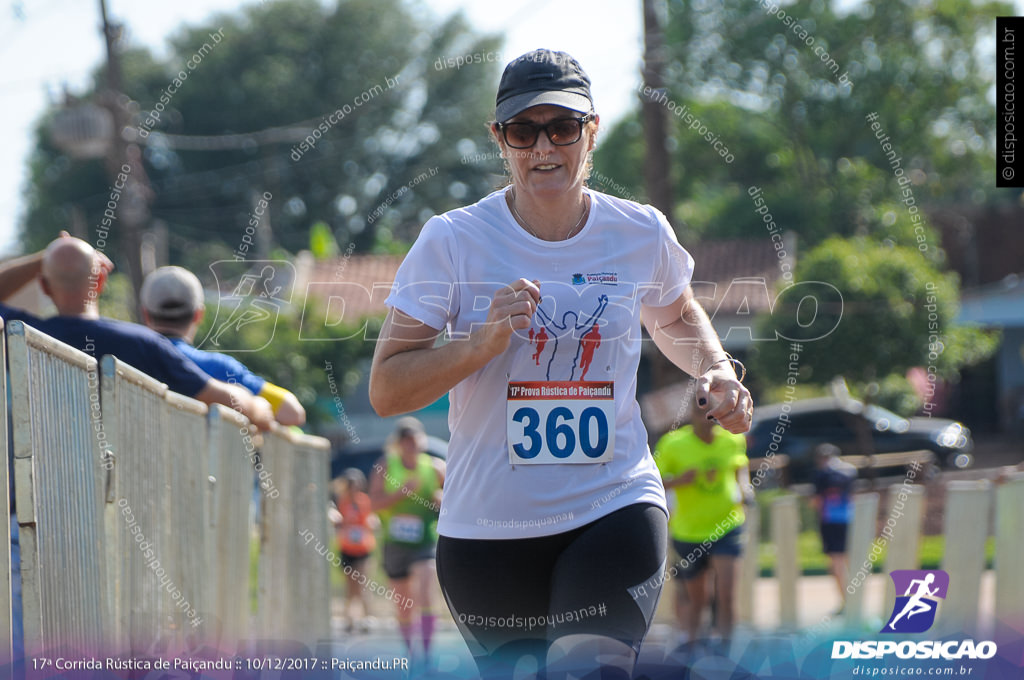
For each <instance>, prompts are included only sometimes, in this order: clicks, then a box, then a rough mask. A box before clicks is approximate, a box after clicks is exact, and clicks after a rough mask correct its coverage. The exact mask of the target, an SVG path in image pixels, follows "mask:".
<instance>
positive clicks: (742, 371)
mask: <svg viewBox="0 0 1024 680" xmlns="http://www.w3.org/2000/svg"><path fill="white" fill-rule="evenodd" d="M724 362H729V363H731V364H733V365H734V366H738V367H739V370H736V369H733V370H734V371H735V372H736V379H737V380H739V381H740V382H743V379H744V378H745V377H747V367H746V366H744V365H743V362H742V361H740V360H739V359H736V358H735V357H733V355H731V354H729V353H728V352H726V353H725V356H724V357H722V358H721V359H716V360H715V361H712V362H711V364H709V365H708V367H707V370H704V371H700V374H701V375H704V374H705V373H707V372H708V371H710V370H711V369H712V368H714V367H715V366H717V365H718V364H721V363H724ZM701 363H703V362H701Z"/></svg>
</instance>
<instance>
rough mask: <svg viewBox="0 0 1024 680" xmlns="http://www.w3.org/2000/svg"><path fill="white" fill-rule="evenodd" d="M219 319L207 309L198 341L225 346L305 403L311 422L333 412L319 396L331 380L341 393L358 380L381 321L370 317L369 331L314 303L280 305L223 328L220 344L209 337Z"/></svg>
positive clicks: (321, 420) (210, 346) (206, 346)
mask: <svg viewBox="0 0 1024 680" xmlns="http://www.w3.org/2000/svg"><path fill="white" fill-rule="evenodd" d="M220 321H221V322H223V319H220ZM217 322H218V320H217V314H216V310H215V309H210V308H207V313H206V315H205V316H204V318H203V323H202V324H201V326H200V328H199V331H198V332H197V333H196V346H197V347H199V348H201V349H206V350H214V351H217V350H218V349H220V348H223V349H222V350H220V351H225V352H226V353H228V354H230V355H231V356H233V357H235V358H236V359H238V360H239V361H241V362H242V363H243V364H245V365H246V366H247V367H248V368H249V370H251V371H253V372H254V373H256V374H257V375H260V376H262V377H264V378H266V379H267V380H269V381H270V382H272V383H274V384H276V385H280V386H281V387H284V388H287V389H289V390H291V391H292V392H294V393H295V396H296V397H298V398H299V401H301V402H302V404H303V406H305V407H306V416H307V422H308V423H309V425H311V426H316V425H318V424H323V423H327V422H330V421H331V420H333V419H335V418H336V417H337V414H336V413H334V412H333V411H332V410H331V409H330V408H325V407H324V406H323V404H324V403H325V402H324V401H323V400H321V401H320V402H318V401H317V397H318V395H319V396H321V397H323V396H325V395H328V396H330V395H331V394H332V393H331V382H332V381H333V383H334V385H335V389H336V390H337V392H338V396H339V397H342V398H343V397H345V396H346V395H347V394H348V393H349V391H350V390H351V389H352V388H353V387H354V386H355V385H356V384H357V383H358V382H359V377H360V375H361V373H362V371H363V370H365V364H366V362H367V360H368V359H369V358H370V357H371V356H372V355H373V346H374V343H373V341H372V338H373V337H375V336H374V335H373V332H372V331H373V329H374V328H376V327H377V325H378V324H379V320H371V321H369V322H368V323H367V325H366V328H368V329H370V330H369V331H364V328H363V326H354V325H351V324H330V325H329V323H330V322H329V320H328V319H326V318H325V316H324V313H323V311H322V310H320V309H319V308H318V307H317V306H316V305H315V304H309V305H307V306H306V308H305V309H298V308H294V307H283V308H281V310H280V314H279V315H278V316H277V317H276V318H274V317H273V316H272V317H271V318H269V319H266V320H264V321H256V322H253V323H248V324H244V325H242V326H241V327H240V328H239V327H237V326H232V327H229V328H227V330H225V331H224V332H223V334H221V335H218V338H217V339H218V342H219V346H215V345H213V343H212V342H210V341H209V340H208V339H207V336H208V335H209V333H210V330H211V329H212V328H213V327H214V324H216V323H217ZM367 338H369V339H367ZM328 404H329V402H328Z"/></svg>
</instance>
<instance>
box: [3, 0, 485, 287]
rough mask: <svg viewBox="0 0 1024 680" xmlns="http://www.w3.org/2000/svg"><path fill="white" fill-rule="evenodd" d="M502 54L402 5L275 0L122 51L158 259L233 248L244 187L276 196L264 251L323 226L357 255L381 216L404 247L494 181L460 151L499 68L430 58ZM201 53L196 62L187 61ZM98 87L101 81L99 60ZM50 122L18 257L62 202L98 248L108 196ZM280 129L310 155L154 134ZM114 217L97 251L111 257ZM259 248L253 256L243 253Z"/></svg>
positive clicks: (61, 211) (96, 171)
mask: <svg viewBox="0 0 1024 680" xmlns="http://www.w3.org/2000/svg"><path fill="white" fill-rule="evenodd" d="M214 34H216V35H217V37H219V38H220V42H216V40H215V39H214V37H213V35H214ZM499 47H500V41H499V39H498V38H496V37H493V36H478V35H475V34H473V33H472V32H471V31H470V29H469V27H468V24H467V23H466V21H465V19H464V18H463V17H462V16H461V15H459V14H456V15H454V16H452V17H449V18H447V19H443V20H439V19H436V18H435V17H433V16H431V15H430V14H429V13H428V12H427V11H426V10H425V9H424V8H422V7H421V6H416V5H413V4H411V3H406V2H404V1H403V0H337V1H336V2H332V3H322V2H318V1H317V0H277V1H274V2H266V3H258V4H257V3H251V4H250V5H249V6H248V7H245V8H244V9H242V10H240V11H238V12H235V13H232V14H222V15H219V16H215V17H213V18H211V19H210V20H209V21H208V22H206V23H205V24H201V25H197V26H190V27H186V28H182V29H181V30H179V32H178V33H177V34H176V35H175V36H174V37H173V38H172V39H171V40H170V50H169V55H168V56H167V57H166V59H160V60H158V59H155V58H154V57H153V56H152V55H151V54H150V53H149V52H148V51H146V50H141V49H128V50H127V51H125V52H124V53H123V63H124V68H123V72H124V75H123V89H124V91H125V92H126V93H128V95H129V96H130V97H131V98H132V99H133V100H134V101H133V103H132V104H131V106H132V107H133V108H134V110H135V111H136V114H135V123H136V125H137V126H141V127H143V128H147V129H151V130H152V132H151V133H150V134H149V136H148V137H147V139H146V144H145V146H144V159H145V167H146V172H147V174H148V176H149V179H150V181H151V183H152V187H153V190H154V192H155V201H154V203H153V204H152V206H151V212H152V217H153V219H154V220H159V221H161V222H163V223H164V224H165V225H166V226H167V231H168V235H169V242H168V245H169V250H170V258H169V259H170V261H171V262H172V263H181V262H185V261H187V262H188V263H189V264H190V266H191V267H192V268H193V269H197V270H205V269H206V266H207V265H208V264H209V263H210V262H212V261H213V259H210V258H209V257H206V258H205V260H204V258H203V256H202V255H201V254H198V253H196V252H195V250H196V244H197V243H202V250H203V251H204V252H206V251H212V252H214V253H216V255H217V258H219V257H221V255H222V254H223V253H231V252H232V251H233V250H234V249H235V248H237V247H238V244H239V242H240V240H241V238H242V236H243V234H244V233H245V228H246V226H247V225H248V224H249V221H250V219H251V217H250V214H251V213H252V211H253V204H254V196H258V195H260V194H262V193H263V192H270V194H271V195H272V199H270V200H269V204H270V206H269V214H268V219H267V220H265V227H264V228H267V229H269V230H270V232H269V233H268V234H266V235H264V236H265V238H264V243H267V244H269V247H270V248H272V247H274V246H275V245H278V246H282V247H284V248H285V249H287V250H289V251H291V252H297V251H299V250H300V249H302V248H306V247H308V245H309V242H310V227H311V226H312V225H313V224H315V223H318V222H323V223H325V224H326V225H328V227H329V229H330V231H331V232H332V234H333V235H334V236H335V238H336V240H337V241H338V242H339V243H341V244H342V245H343V246H347V245H348V244H349V243H355V246H356V247H355V250H356V252H365V251H367V250H369V249H370V248H371V247H373V246H374V244H375V243H376V242H377V236H376V230H377V225H378V224H380V223H381V222H383V223H385V224H387V225H388V226H389V228H390V229H391V232H392V236H393V237H394V238H396V239H403V240H411V238H412V237H414V236H415V234H416V233H418V230H419V227H420V226H421V225H422V223H423V222H424V221H425V220H426V218H427V217H429V216H430V215H433V214H435V213H440V212H443V211H445V210H448V209H450V208H453V207H455V206H456V205H459V204H462V203H464V202H465V201H464V199H465V198H466V197H473V196H479V195H481V194H483V193H485V192H486V191H488V190H490V189H491V188H492V187H491V182H490V180H489V178H488V177H487V175H486V174H485V173H481V172H480V171H479V169H478V168H475V167H473V165H471V164H467V163H465V162H463V156H464V155H465V154H469V153H473V152H474V151H475V150H477V149H488V150H489V148H490V142H489V141H488V139H487V131H486V129H485V126H484V125H483V123H484V122H485V121H486V120H488V118H489V116H490V115H491V112H492V111H493V106H494V100H493V96H494V94H493V93H494V84H495V82H496V81H497V77H498V72H497V70H498V68H499V66H500V65H499V64H496V63H494V62H484V63H481V64H473V65H471V66H468V67H463V68H461V69H454V68H452V69H440V70H439V69H436V68H435V67H434V64H435V62H436V59H437V57H438V55H449V54H465V53H470V52H477V51H480V52H486V51H496V50H498V49H499ZM200 50H202V56H201V60H200V61H199V63H198V64H195V68H194V69H192V70H188V67H187V62H188V61H189V60H190V59H192V58H193V57H194V55H196V54H197V52H199V51H200ZM193 63H194V62H193ZM182 70H185V71H187V78H185V79H184V80H182V81H181V84H180V87H178V89H177V90H176V91H175V92H174V93H173V95H172V96H171V97H170V98H169V101H167V102H166V105H165V106H164V105H163V104H161V107H163V112H162V114H160V117H159V118H160V119H159V121H156V122H154V123H152V125H148V124H147V122H146V121H147V118H149V117H150V116H151V113H152V112H153V110H154V107H155V105H156V104H158V103H159V102H160V99H161V94H162V93H164V91H165V88H167V87H168V86H169V85H172V83H173V81H174V78H175V77H176V74H178V73H179V71H182ZM95 82H96V83H101V82H103V71H102V69H99V70H98V71H97V73H96V77H95ZM395 82H397V84H395V85H394V86H393V87H389V83H395ZM89 95H90V93H85V96H87V97H88V96H89ZM338 112H342V113H341V114H339V113H338ZM332 114H335V115H334V119H333V120H331V121H328V119H327V117H328V116H331V115H332ZM52 115H53V111H48V112H47V113H46V114H45V115H44V116H43V118H42V119H41V120H40V122H39V126H38V129H37V134H36V136H37V142H36V149H35V152H34V154H33V156H32V159H31V162H30V181H29V201H28V203H29V207H28V214H27V216H26V218H25V220H24V223H23V225H22V228H21V234H20V236H21V242H22V243H23V244H24V245H25V248H26V250H33V249H37V248H40V247H42V246H43V245H45V243H46V242H47V241H48V240H49V239H51V238H53V237H54V235H55V234H56V233H57V231H59V230H60V229H62V228H67V226H68V224H69V221H70V212H71V210H72V206H77V207H78V208H79V209H80V210H82V211H83V212H84V215H85V218H86V223H87V224H88V225H89V228H90V232H91V233H89V234H83V236H85V237H86V238H87V239H88V240H90V241H94V240H95V238H94V237H95V233H94V232H95V225H97V224H99V221H100V219H101V216H102V211H103V208H104V206H105V205H106V201H107V197H108V195H109V193H110V181H111V180H110V178H109V177H108V176H107V174H106V172H105V169H104V167H103V163H102V162H100V161H88V162H84V161H76V160H73V159H70V158H68V157H66V156H64V155H63V154H62V153H61V152H59V151H58V150H56V149H55V148H54V147H53V145H52V144H51V142H50V141H49V138H48V127H49V126H48V121H49V120H50V118H51V117H52ZM278 127H285V128H294V127H298V128H301V129H303V130H304V131H305V134H306V135H313V132H314V130H317V131H316V136H315V137H309V138H308V139H309V140H310V141H311V142H312V145H311V148H307V149H302V148H300V147H299V146H298V145H299V144H301V143H302V142H303V139H302V137H303V136H304V135H300V136H298V137H296V136H294V135H293V136H292V137H291V138H288V139H284V140H282V141H277V142H274V141H266V140H265V139H264V138H260V137H259V136H253V137H252V138H250V139H249V141H246V142H245V143H244V144H241V145H240V146H239V148H229V149H218V148H215V147H213V146H212V145H207V146H206V147H205V148H202V149H199V150H196V149H191V148H190V149H185V148H179V147H178V146H177V145H176V143H175V142H174V140H173V139H169V138H168V137H166V136H165V135H164V134H162V133H170V134H174V135H212V136H220V135H227V134H240V133H259V132H260V131H266V130H268V129H271V128H278ZM318 127H319V129H317V128H318ZM200 146H202V145H200ZM431 168H437V169H438V171H437V172H436V175H435V176H432V177H431V178H430V179H429V180H428V181H424V182H422V183H421V184H419V185H418V186H417V187H416V191H406V192H404V193H402V195H401V196H399V197H398V198H397V200H394V201H393V202H392V203H390V204H388V205H387V207H386V210H383V217H382V219H381V220H379V221H369V220H368V219H367V217H368V216H369V215H370V214H371V213H373V211H375V210H376V209H377V208H378V207H379V206H382V205H384V204H385V202H386V201H387V199H388V197H389V196H392V195H393V193H394V192H396V191H397V190H399V189H400V188H402V187H403V186H405V185H406V184H408V183H409V181H410V180H411V179H412V178H414V177H416V176H417V175H419V174H420V173H422V172H424V171H426V170H429V169H431ZM117 225H118V223H117V222H116V221H115V222H114V228H112V229H111V232H110V237H109V242H110V243H109V246H108V249H107V251H108V254H109V255H110V256H111V257H112V259H114V260H115V262H117V263H118V264H120V265H122V266H123V265H124V262H125V260H124V259H123V258H124V254H123V253H122V252H121V250H120V233H119V231H118V229H117ZM257 240H258V239H257ZM265 255H266V253H265V252H263V251H260V252H258V253H257V252H255V251H250V257H257V256H265ZM229 257H230V255H229Z"/></svg>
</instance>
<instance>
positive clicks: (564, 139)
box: [498, 113, 594, 149]
mask: <svg viewBox="0 0 1024 680" xmlns="http://www.w3.org/2000/svg"><path fill="white" fill-rule="evenodd" d="M593 118H594V116H593V114H590V113H588V114H587V115H585V116H582V117H580V118H558V119H556V120H552V121H549V122H547V123H545V124H544V125H538V124H536V123H518V122H517V123H498V129H499V130H501V134H502V136H503V137H504V139H505V143H506V144H508V145H509V146H510V147H512V148H513V149H529V148H530V147H531V146H533V145H534V144H536V143H537V137H538V136H539V135H540V133H541V130H543V131H544V134H546V135H547V136H548V139H549V140H551V143H552V144H554V145H555V146H570V145H572V144H575V143H576V142H578V141H580V137H582V136H583V126H584V125H586V124H587V123H588V122H590V121H591V120H593Z"/></svg>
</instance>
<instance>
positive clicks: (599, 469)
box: [387, 189, 693, 539]
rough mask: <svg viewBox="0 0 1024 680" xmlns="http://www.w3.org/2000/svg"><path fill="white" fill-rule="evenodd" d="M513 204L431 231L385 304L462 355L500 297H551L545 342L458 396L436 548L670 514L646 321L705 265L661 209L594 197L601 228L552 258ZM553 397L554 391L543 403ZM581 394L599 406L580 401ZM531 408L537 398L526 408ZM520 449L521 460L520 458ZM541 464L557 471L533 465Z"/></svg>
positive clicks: (471, 382) (437, 220) (552, 247)
mask: <svg viewBox="0 0 1024 680" xmlns="http://www.w3.org/2000/svg"><path fill="white" fill-rule="evenodd" d="M505 191H506V189H502V190H499V191H496V192H494V193H492V194H490V195H488V196H486V197H485V198H484V199H482V200H481V201H480V202H478V203H476V204H474V205H471V206H468V207H465V208H459V209H457V210H452V211H450V212H447V213H445V214H444V215H440V216H435V217H432V218H431V219H430V220H428V221H427V223H426V225H424V227H423V230H422V232H421V233H420V236H419V238H418V239H417V240H416V243H415V244H413V247H412V250H411V251H410V252H409V255H408V256H407V257H406V259H405V261H404V262H403V263H402V266H401V267H400V268H399V270H398V275H397V277H396V280H395V287H394V288H393V289H392V293H391V295H390V296H389V297H388V299H387V304H388V305H389V306H391V307H394V308H397V309H399V310H401V311H402V312H404V313H406V314H408V315H409V316H411V317H413V318H415V319H417V320H419V321H421V322H423V323H425V324H426V325H428V326H430V327H432V328H435V329H438V330H440V329H442V328H447V330H448V334H449V336H450V341H451V342H464V341H465V338H466V337H468V334H469V333H470V331H471V330H473V329H474V327H476V326H479V325H480V324H482V323H483V322H484V321H485V320H486V318H487V312H488V309H489V307H490V304H491V300H492V297H493V295H494V292H495V291H496V290H497V289H499V288H500V287H502V286H505V285H507V284H509V283H511V282H513V281H515V280H517V279H519V278H525V279H527V280H534V279H536V280H539V281H540V282H541V285H540V292H541V302H540V305H539V308H538V311H537V313H536V314H535V315H534V318H533V325H532V327H531V328H530V329H528V330H523V331H517V332H516V333H515V334H514V335H513V337H512V340H511V344H510V345H509V348H508V349H507V350H506V351H505V353H503V354H501V355H500V356H497V357H495V358H494V359H492V360H491V361H490V362H489V363H488V364H487V365H486V366H484V367H483V368H481V369H480V370H478V371H477V372H476V373H474V374H472V375H471V376H469V377H468V378H466V379H465V380H463V381H462V382H461V383H459V384H458V385H456V386H455V387H454V388H452V390H451V392H450V394H449V396H450V402H451V407H450V410H449V415H448V424H449V427H450V428H451V432H452V435H451V442H450V443H449V447H448V461H447V473H446V477H445V488H444V500H443V503H442V506H441V517H440V520H439V522H438V532H439V533H440V534H441V535H443V536H449V537H453V538H487V539H515V538H531V537H536V536H545V535H550V534H557V533H562V532H565V531H569V530H571V529H575V528H577V527H580V526H583V525H584V524H587V523H589V522H592V521H594V520H596V519H598V518H600V517H603V516H605V515H607V514H609V513H611V512H613V511H615V510H618V509H620V508H622V507H625V506H627V505H631V504H634V503H652V504H654V505H657V506H659V507H661V508H662V509H666V506H665V492H664V488H663V486H662V483H661V478H660V475H659V474H658V470H657V467H656V466H655V464H654V460H653V458H652V457H651V454H650V450H649V448H648V446H647V432H646V430H645V429H644V426H643V422H642V421H641V419H640V407H639V405H638V404H637V402H636V373H637V366H638V364H639V361H640V348H641V343H642V339H641V338H642V335H641V331H640V325H641V322H640V305H641V304H644V305H648V306H653V307H658V306H665V305H668V304H670V303H672V302H674V301H675V300H676V299H678V298H679V296H680V295H682V293H683V290H684V289H685V287H686V286H687V285H688V284H689V282H690V278H691V276H692V274H693V258H692V257H690V254H689V253H687V252H686V251H685V250H684V249H683V248H682V246H680V245H679V242H678V241H677V240H676V236H675V233H674V232H673V231H672V227H671V226H670V225H669V223H668V221H667V220H666V219H665V217H664V215H662V214H661V213H660V212H659V211H657V210H656V209H654V208H653V207H651V206H646V205H639V204H637V203H633V202H632V201H627V200H623V199H620V198H615V197H613V196H608V195H607V194H602V193H600V192H596V191H590V190H587V191H588V194H589V195H590V197H591V201H592V203H591V206H592V207H591V211H590V216H589V217H588V219H587V223H586V224H585V225H584V226H583V228H582V229H581V230H580V231H579V233H578V234H576V235H575V236H573V237H572V238H570V239H568V240H565V241H555V242H550V241H543V240H541V239H538V238H535V237H533V236H532V235H530V234H528V233H527V232H526V231H525V230H523V228H522V227H520V226H519V225H518V224H517V223H516V221H515V219H514V218H513V217H512V214H511V212H510V211H509V208H508V205H507V204H506V202H505ZM584 383H585V386H584ZM548 384H550V385H554V386H555V389H550V388H548V389H544V388H545V386H546V385H548ZM591 385H593V386H594V387H589V386H591ZM520 389H521V391H520ZM559 390H560V391H559ZM567 391H569V392H570V393H571V394H577V395H578V394H590V393H592V394H595V395H597V396H594V397H585V398H581V399H577V400H575V401H573V400H572V397H569V396H565V395H566V392H567ZM552 392H555V393H557V394H559V395H562V396H561V397H558V398H552V397H550V396H549V394H550V393H552ZM522 394H530V395H534V396H537V398H536V399H532V400H531V399H525V400H524V399H513V396H514V395H518V396H521V395H522ZM542 394H543V395H544V397H540V396H538V395H542ZM612 394H613V395H614V398H613V399H612V397H611V396H610V395H612ZM559 398H561V399H567V400H568V401H559V400H558V399H559ZM562 404H565V405H566V406H565V407H564V408H560V409H559V408H557V407H559V406H561V405H562ZM552 408H554V409H555V410H556V411H557V412H552V410H551V409H552ZM609 414H610V417H609ZM611 420H613V421H614V422H610V421H611ZM527 430H529V432H528V431H527ZM611 439H613V440H614V444H613V445H611V446H605V444H607V443H609V442H610V440H611ZM510 442H511V445H512V447H516V446H518V447H519V448H513V451H510ZM538 450H540V451H542V454H541V455H539V456H537V454H536V451H538ZM551 451H555V452H556V453H555V454H552V453H551ZM519 454H522V456H520V455H519ZM531 455H532V456H535V458H533V460H534V461H535V460H540V459H543V458H547V459H548V460H551V461H556V460H557V461H559V462H554V463H553V464H541V465H535V464H524V463H528V462H531V461H527V460H526V457H528V456H531ZM552 455H554V456H556V458H552ZM561 456H567V458H566V460H567V461H571V462H579V463H581V464H570V463H569V462H564V463H563V462H560V461H561V460H562V458H561ZM588 456H589V457H590V458H591V459H590V460H588V459H587V458H588ZM609 456H611V460H607V458H608V457H609ZM595 458H596V459H598V460H601V461H604V462H592V461H593V460H594V459H595ZM516 462H518V463H519V464H516ZM666 512H667V509H666Z"/></svg>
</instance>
